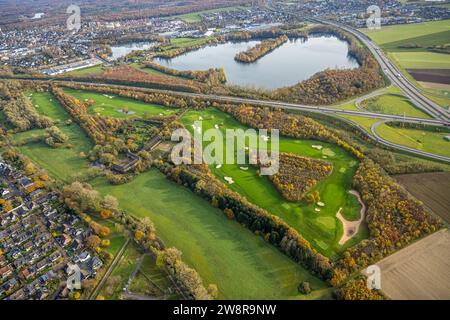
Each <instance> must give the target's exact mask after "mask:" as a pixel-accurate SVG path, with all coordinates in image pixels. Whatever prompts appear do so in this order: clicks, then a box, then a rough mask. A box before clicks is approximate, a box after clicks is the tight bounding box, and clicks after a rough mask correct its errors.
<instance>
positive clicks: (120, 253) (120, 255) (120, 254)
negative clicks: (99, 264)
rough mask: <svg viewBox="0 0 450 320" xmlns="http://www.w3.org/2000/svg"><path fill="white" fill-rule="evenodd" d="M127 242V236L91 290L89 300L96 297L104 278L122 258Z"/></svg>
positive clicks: (105, 278) (128, 241)
mask: <svg viewBox="0 0 450 320" xmlns="http://www.w3.org/2000/svg"><path fill="white" fill-rule="evenodd" d="M129 243H130V238H127V241H126V242H125V243H124V245H123V246H122V248H120V250H119V252H118V253H117V254H116V256H115V258H114V260H113V261H112V262H111V264H110V265H109V267H108V270H106V272H105V274H104V275H103V278H102V279H101V280H100V282H99V283H98V284H97V286H96V287H95V289H94V290H93V291H92V293H91V295H90V296H89V300H94V299H95V298H97V295H98V294H99V293H100V289H101V288H102V287H103V285H104V284H105V282H106V280H107V279H108V277H109V276H110V275H111V273H112V272H113V270H114V268H115V267H116V265H117V264H118V263H119V261H120V259H121V258H122V256H123V254H124V252H125V249H126V248H127V246H128V244H129Z"/></svg>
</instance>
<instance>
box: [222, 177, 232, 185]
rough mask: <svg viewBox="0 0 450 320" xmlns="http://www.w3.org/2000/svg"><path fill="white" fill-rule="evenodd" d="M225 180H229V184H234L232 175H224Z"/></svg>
mask: <svg viewBox="0 0 450 320" xmlns="http://www.w3.org/2000/svg"><path fill="white" fill-rule="evenodd" d="M224 179H225V181H226V182H228V183H229V184H233V183H234V180H233V178H232V177H224Z"/></svg>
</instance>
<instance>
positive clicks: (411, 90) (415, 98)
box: [309, 18, 450, 121]
mask: <svg viewBox="0 0 450 320" xmlns="http://www.w3.org/2000/svg"><path fill="white" fill-rule="evenodd" d="M309 20H312V21H316V22H319V23H322V24H328V25H332V26H335V27H337V28H340V29H342V30H345V31H347V32H349V33H351V34H353V35H354V36H355V37H357V38H358V39H359V40H360V41H361V42H362V43H363V44H364V45H365V46H366V47H367V48H368V49H369V50H370V51H371V52H372V54H373V56H374V57H375V58H376V59H377V61H378V63H379V64H380V66H381V68H382V69H383V72H384V74H385V75H386V76H387V77H388V78H389V80H391V82H392V83H393V84H395V85H397V86H398V87H399V88H400V89H402V91H403V92H404V93H405V95H406V96H407V97H408V98H409V99H410V100H411V101H412V102H413V103H414V104H415V105H416V106H417V107H418V108H420V109H422V110H423V111H425V112H426V113H428V114H429V115H431V116H433V118H435V119H441V120H445V121H449V120H450V113H449V112H448V111H447V110H445V109H444V108H442V107H441V106H439V105H438V104H437V103H435V102H433V101H431V100H430V99H428V98H427V97H425V96H424V95H423V94H422V93H421V92H420V91H419V90H418V89H417V88H416V87H415V86H414V85H413V84H412V83H411V82H410V81H409V80H408V78H407V77H406V76H405V75H404V74H403V73H402V72H401V71H400V70H399V69H398V68H397V67H396V66H395V65H394V64H393V63H392V62H391V61H390V60H389V59H388V58H387V57H386V56H385V55H384V53H383V52H382V50H381V49H380V48H379V47H378V46H377V45H376V44H375V43H374V42H373V41H372V40H371V39H370V38H369V37H368V36H367V35H365V34H364V33H362V32H361V31H359V30H357V29H354V28H351V27H349V26H347V25H343V24H340V23H337V22H334V21H328V20H323V19H318V18H310V19H309Z"/></svg>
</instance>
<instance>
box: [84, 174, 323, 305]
mask: <svg viewBox="0 0 450 320" xmlns="http://www.w3.org/2000/svg"><path fill="white" fill-rule="evenodd" d="M92 185H93V186H94V188H95V189H97V190H99V191H100V192H101V193H103V194H111V195H113V196H115V197H116V198H117V199H118V200H119V202H120V203H121V207H122V208H123V209H124V210H126V211H127V212H128V213H129V214H131V215H134V216H136V217H140V218H143V217H150V219H151V220H152V221H153V222H154V223H155V226H156V229H157V234H158V236H159V237H160V238H161V239H162V240H163V241H164V242H165V244H166V246H174V247H176V248H178V249H180V250H181V251H182V252H183V259H184V261H185V262H187V263H188V264H189V265H190V266H192V267H194V268H195V269H196V270H197V271H198V272H199V274H200V276H201V277H202V278H203V280H204V283H205V285H208V284H211V283H214V284H216V285H217V286H218V288H219V298H222V299H300V298H308V299H315V298H329V294H330V289H329V288H328V287H327V286H326V285H325V284H324V283H323V282H321V281H320V280H318V279H317V278H315V277H313V276H312V275H311V274H310V273H309V272H308V271H306V270H304V269H303V268H301V267H300V266H299V265H298V264H296V263H295V262H293V261H292V260H291V259H289V258H288V257H287V256H285V255H284V254H282V253H281V252H279V251H278V250H277V249H276V248H275V247H273V246H272V245H270V244H268V243H266V242H265V241H264V240H263V239H262V238H261V237H258V236H255V235H254V234H252V233H251V232H250V231H248V230H247V229H246V228H244V227H243V226H241V225H240V224H238V223H237V222H235V221H228V220H227V219H226V217H225V216H224V214H223V213H222V212H221V211H220V210H218V209H214V208H213V207H212V206H211V205H210V204H209V203H208V202H207V201H205V200H204V199H201V198H200V197H198V196H196V195H195V194H193V193H192V192H191V191H189V190H188V189H187V188H185V187H183V186H179V185H177V184H175V183H173V182H171V181H169V180H167V179H166V178H165V176H164V175H163V174H162V173H160V172H158V171H157V170H156V169H153V170H151V171H149V172H146V173H143V174H141V175H139V176H138V177H137V178H136V179H134V180H133V181H131V182H130V183H127V184H124V185H119V186H113V185H110V184H108V183H107V182H106V181H105V180H103V179H96V180H94V181H93V183H92ZM301 281H309V282H310V283H311V286H312V287H313V288H314V289H318V291H314V292H313V293H312V294H311V295H309V296H302V295H299V294H298V292H297V286H298V284H299V283H300V282H301Z"/></svg>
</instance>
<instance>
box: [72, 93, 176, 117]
mask: <svg viewBox="0 0 450 320" xmlns="http://www.w3.org/2000/svg"><path fill="white" fill-rule="evenodd" d="M64 92H65V93H67V94H70V95H71V96H73V97H75V98H77V99H78V100H80V101H81V102H84V101H87V100H88V99H92V100H94V101H95V103H94V105H93V106H91V107H90V108H89V113H90V114H99V115H101V116H108V117H114V118H132V117H138V118H145V117H150V116H166V115H171V114H174V113H176V112H177V110H178V109H176V108H170V107H164V106H161V105H156V104H151V103H145V102H142V101H139V100H135V99H131V98H126V97H121V96H117V95H113V94H103V93H98V92H92V91H84V90H76V89H70V88H64ZM124 108H126V109H128V113H125V112H124V111H123V109H124Z"/></svg>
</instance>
